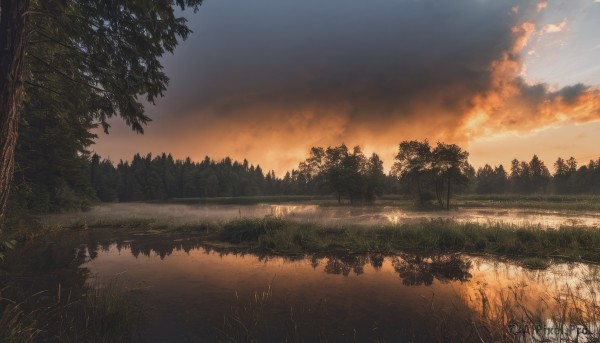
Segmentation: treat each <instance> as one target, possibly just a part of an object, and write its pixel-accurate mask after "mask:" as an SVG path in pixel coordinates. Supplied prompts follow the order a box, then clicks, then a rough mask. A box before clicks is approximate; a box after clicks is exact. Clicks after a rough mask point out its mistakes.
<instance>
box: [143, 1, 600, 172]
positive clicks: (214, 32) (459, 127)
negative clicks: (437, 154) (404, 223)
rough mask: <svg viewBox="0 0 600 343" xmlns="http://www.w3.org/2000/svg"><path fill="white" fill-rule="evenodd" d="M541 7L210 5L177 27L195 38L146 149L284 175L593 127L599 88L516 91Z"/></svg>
mask: <svg viewBox="0 0 600 343" xmlns="http://www.w3.org/2000/svg"><path fill="white" fill-rule="evenodd" d="M574 1H576V2H577V1H580V0H574ZM538 4H539V2H536V1H531V0H506V1H504V0H452V1H444V0H370V1H355V0H305V1H292V0H206V2H205V3H204V5H203V6H202V8H201V10H200V12H199V13H198V14H196V15H193V14H191V13H190V14H186V15H187V16H188V17H189V19H190V26H191V27H192V29H193V30H194V34H193V35H191V37H190V38H189V40H188V41H187V42H185V43H184V44H183V45H182V46H181V47H179V48H178V49H177V51H176V56H170V57H167V58H166V59H165V60H164V64H165V66H166V70H167V72H168V74H169V76H170V77H171V80H172V82H171V84H170V86H169V89H168V90H167V92H166V97H165V99H163V100H161V102H160V103H159V106H158V107H157V108H149V112H150V114H151V115H152V116H153V118H155V119H156V121H155V122H154V123H153V124H151V125H156V126H157V127H158V126H160V130H159V131H160V132H157V133H156V134H155V136H153V137H154V138H153V139H152V140H153V141H152V142H149V144H152V143H155V142H157V141H159V140H161V139H162V140H167V141H169V144H172V145H173V146H175V148H173V147H164V146H165V144H166V143H165V144H163V145H161V149H163V150H167V151H172V152H175V153H177V151H181V153H179V155H180V157H183V156H185V155H192V156H193V157H196V158H198V157H200V158H201V157H202V156H197V155H196V156H194V152H197V154H202V155H203V154H210V155H211V156H214V157H224V156H226V155H231V156H232V157H234V158H249V159H251V160H252V161H258V162H260V163H263V164H267V165H269V166H272V167H273V168H276V169H279V170H282V167H281V166H285V168H288V167H289V166H290V163H291V161H295V162H294V163H297V161H298V160H300V159H302V157H303V156H304V155H305V153H306V151H307V150H308V149H309V148H310V147H311V146H313V145H333V144H339V143H340V142H346V143H348V144H361V145H372V146H373V147H376V148H378V150H379V151H381V149H379V148H381V147H386V149H387V148H388V147H389V148H390V149H392V150H393V149H394V146H396V145H397V144H398V142H399V141H400V140H402V139H412V138H430V139H432V140H436V139H443V140H448V141H454V142H465V141H468V140H469V139H472V138H473V137H477V136H481V135H485V134H487V133H489V132H494V131H495V132H497V131H502V130H517V131H518V130H531V129H533V128H538V127H540V126H544V125H548V124H549V123H552V122H553V121H556V120H559V119H560V118H559V117H560V116H564V115H567V116H571V117H572V118H574V120H575V121H578V120H579V121H585V120H591V119H595V118H596V117H598V115H599V113H598V112H597V111H598V109H599V108H600V105H598V100H597V99H598V97H597V90H596V89H591V88H589V87H586V86H583V85H575V86H571V87H565V88H564V89H560V90H554V91H553V90H551V87H549V86H548V85H546V84H529V83H527V82H526V81H525V80H524V79H523V78H522V75H521V74H522V70H523V63H522V57H521V53H522V49H523V47H524V46H525V45H526V43H527V40H528V39H529V38H530V37H531V36H532V35H534V34H541V32H542V27H536V20H537V17H538V16H539V15H540V11H544V10H545V9H544V6H538ZM569 4H571V3H569ZM572 108H575V111H574V112H572V113H571V109H572ZM167 118H168V119H167ZM474 119H476V120H475V121H474ZM151 129H152V127H150V128H149V130H148V135H150V134H151ZM167 137H168V138H167ZM156 144H158V143H156ZM138 149H139V148H138ZM155 150H156V148H155ZM190 151H193V152H190ZM390 151H391V150H390ZM181 155H183V156H181ZM390 155H391V153H390Z"/></svg>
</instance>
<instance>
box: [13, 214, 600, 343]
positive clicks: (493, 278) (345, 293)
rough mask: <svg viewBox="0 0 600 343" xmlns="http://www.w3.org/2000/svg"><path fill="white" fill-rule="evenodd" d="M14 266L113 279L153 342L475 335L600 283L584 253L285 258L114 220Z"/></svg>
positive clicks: (52, 285) (33, 281) (47, 279)
mask: <svg viewBox="0 0 600 343" xmlns="http://www.w3.org/2000/svg"><path fill="white" fill-rule="evenodd" d="M256 208H260V207H256ZM9 265H10V266H12V267H11V268H12V269H13V270H12V272H13V273H15V274H16V275H18V276H16V277H15V279H16V280H19V282H20V283H21V287H22V288H23V289H25V290H28V291H30V292H33V291H37V290H40V289H49V290H51V291H49V293H50V294H56V292H57V285H58V284H61V291H60V292H62V293H63V294H67V292H68V291H69V289H73V288H77V287H82V286H83V285H86V284H87V285H88V286H93V287H101V286H102V284H103V283H106V282H108V280H111V279H114V278H115V277H116V278H117V279H118V280H119V282H121V283H122V284H124V285H125V287H126V288H127V289H128V290H129V292H131V295H132V297H134V298H136V299H139V300H140V301H142V302H143V304H144V307H145V308H146V310H145V311H144V313H145V315H144V317H143V319H142V322H141V325H140V328H139V330H138V331H139V332H138V335H137V336H136V340H139V341H144V342H166V341H177V342H207V341H208V342H210V341H223V340H229V339H234V340H245V339H247V338H254V339H257V340H259V341H265V340H266V341H283V340H286V339H287V340H293V339H294V338H298V337H300V338H302V339H303V340H304V341H316V340H319V339H321V340H323V339H324V340H328V341H340V342H344V341H350V340H354V339H356V340H357V341H374V340H382V341H402V340H409V339H414V340H417V341H433V340H440V339H441V340H444V341H463V340H464V341H469V340H471V341H477V335H476V333H475V332H474V331H473V329H471V328H470V327H469V326H468V325H467V324H468V323H469V322H470V321H471V320H472V318H481V317H482V316H487V317H493V315H494V313H497V312H498V311H500V309H502V308H503V306H506V301H503V300H502V299H504V298H505V297H506V296H509V298H510V296H511V294H513V293H514V295H516V294H520V293H519V292H522V293H523V294H524V295H523V297H522V298H519V302H520V303H521V305H522V306H524V307H527V308H530V309H531V311H532V312H534V311H538V310H539V311H540V312H539V313H540V314H541V316H542V317H544V318H547V317H548V316H549V315H550V313H551V312H552V311H553V307H554V305H553V304H554V302H553V300H552V299H553V298H554V297H561V296H564V295H566V294H573V296H575V297H577V299H582V301H584V302H588V303H590V302H592V300H593V297H594V296H595V294H596V293H597V292H598V291H599V289H598V288H599V287H600V282H598V281H600V273H599V272H600V269H599V268H598V267H597V266H594V265H587V264H581V263H570V264H567V263H562V264H553V265H552V266H551V267H550V268H549V269H547V270H544V271H536V270H528V269H524V268H522V267H520V266H518V265H517V264H515V263H514V262H510V261H502V260H498V259H491V258H486V257H477V256H465V255H449V256H448V255H434V256H417V255H413V254H409V253H398V254H397V255H393V256H382V255H378V254H374V255H329V254H323V255H315V256H296V257H281V256H279V257H278V256H268V255H255V254H248V253H243V252H241V251H232V250H227V249H224V248H218V247H215V246H209V245H205V244H203V243H202V242H201V241H200V240H199V239H196V238H194V237H185V236H169V237H164V236H155V235H149V234H144V235H135V234H130V235H127V236H124V235H123V234H119V235H115V232H111V230H105V229H98V230H88V231H86V232H71V233H66V234H62V235H59V236H57V237H54V239H51V240H50V241H48V242H43V243H42V242H38V243H34V244H31V245H28V246H26V247H24V248H23V249H21V250H20V251H19V254H18V255H17V256H12V257H11V261H9ZM569 292H570V293H569ZM265 294H266V296H264V295H265ZM63 296H65V295H63ZM263 296H264V298H263ZM257 299H259V300H257ZM261 299H262V300H261ZM484 299H485V301H484ZM596 310H597V309H596ZM498 329H499V330H503V331H505V330H508V328H504V327H502V328H498Z"/></svg>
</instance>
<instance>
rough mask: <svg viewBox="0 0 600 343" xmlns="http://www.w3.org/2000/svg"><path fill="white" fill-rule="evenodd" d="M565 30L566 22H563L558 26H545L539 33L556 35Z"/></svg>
mask: <svg viewBox="0 0 600 343" xmlns="http://www.w3.org/2000/svg"><path fill="white" fill-rule="evenodd" d="M566 28H567V20H566V19H565V20H563V21H561V22H560V23H558V24H547V25H545V26H544V27H543V28H542V30H541V31H540V33H556V32H561V31H563V30H564V29H566Z"/></svg>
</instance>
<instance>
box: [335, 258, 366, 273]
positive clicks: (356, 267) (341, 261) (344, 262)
mask: <svg viewBox="0 0 600 343" xmlns="http://www.w3.org/2000/svg"><path fill="white" fill-rule="evenodd" d="M367 261H368V257H367V256H365V255H346V256H329V257H327V263H326V264H325V273H327V274H342V275H344V276H348V275H349V274H350V271H354V273H356V275H360V274H362V273H364V266H365V264H366V263H367Z"/></svg>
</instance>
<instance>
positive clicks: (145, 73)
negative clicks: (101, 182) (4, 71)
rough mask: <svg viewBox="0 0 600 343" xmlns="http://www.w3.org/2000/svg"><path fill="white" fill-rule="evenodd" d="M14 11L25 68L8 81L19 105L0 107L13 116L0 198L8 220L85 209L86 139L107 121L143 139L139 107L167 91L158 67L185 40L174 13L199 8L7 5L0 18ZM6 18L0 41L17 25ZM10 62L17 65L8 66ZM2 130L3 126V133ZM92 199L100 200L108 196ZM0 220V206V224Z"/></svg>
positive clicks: (189, 1) (67, 2)
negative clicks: (7, 198) (119, 121)
mask: <svg viewBox="0 0 600 343" xmlns="http://www.w3.org/2000/svg"><path fill="white" fill-rule="evenodd" d="M14 4H20V5H19V6H21V7H23V12H24V14H23V15H19V16H16V17H17V19H18V20H22V19H23V20H25V19H24V17H25V16H26V17H27V20H26V21H27V27H26V31H27V32H28V33H29V34H27V35H23V36H22V38H21V39H20V40H19V42H14V43H15V44H16V43H19V46H23V47H24V48H25V50H26V53H25V54H24V65H25V67H24V69H23V71H19V72H18V73H19V75H16V76H15V77H14V79H15V80H21V78H23V79H24V81H25V82H24V83H23V84H24V92H25V98H24V101H23V104H20V103H15V104H12V103H7V104H4V105H7V106H8V107H9V108H11V109H12V108H16V109H20V111H11V112H10V115H11V119H14V121H15V122H16V121H17V120H19V115H18V112H20V113H22V115H21V116H20V123H19V130H20V134H19V140H18V142H17V144H12V143H11V144H7V145H4V144H3V149H7V150H6V151H2V154H3V156H6V158H7V159H6V160H3V161H2V167H3V168H8V172H7V174H8V173H10V172H12V169H13V168H12V161H13V158H12V157H13V156H16V157H15V159H14V160H15V161H16V168H14V169H15V175H14V179H15V180H16V181H15V184H13V185H11V184H10V182H9V180H7V181H6V182H2V187H3V189H1V190H0V192H1V193H0V194H2V195H6V194H8V193H9V190H11V192H12V193H13V196H12V198H11V211H12V212H20V211H33V212H56V211H58V210H62V209H81V208H85V207H87V206H88V205H89V203H90V202H91V201H93V200H95V194H94V191H93V190H91V187H90V184H89V182H90V180H89V177H88V174H89V171H87V170H86V169H85V168H86V167H88V163H87V160H88V158H89V156H88V152H87V148H88V147H89V145H90V144H91V143H92V139H93V138H94V137H95V136H94V135H93V134H91V130H92V129H93V128H94V127H96V126H97V125H98V124H100V125H101V126H102V127H103V129H104V131H106V132H108V128H109V124H108V120H109V119H110V118H111V117H115V116H118V117H121V118H123V119H124V120H125V123H126V124H127V125H128V126H130V127H131V128H132V129H133V130H135V131H137V132H143V125H144V124H146V123H147V122H148V121H150V118H148V117H147V116H146V115H145V114H144V106H143V105H142V101H144V100H145V101H146V102H148V103H151V104H152V103H154V101H155V99H156V98H157V97H159V96H162V93H163V91H164V90H165V89H166V86H167V83H168V78H167V76H166V75H165V74H164V72H163V67H162V65H161V63H160V62H159V58H160V57H161V56H163V55H164V53H166V52H171V53H172V52H173V51H174V49H175V47H176V45H177V43H178V40H179V39H185V38H186V37H187V36H188V34H189V33H190V32H191V31H190V29H189V28H188V27H187V25H186V19H185V18H182V17H177V15H176V9H177V8H179V9H181V10H184V9H185V8H186V7H191V8H193V9H194V10H196V9H197V8H198V6H199V5H200V4H201V0H169V1H149V0H134V1H127V2H122V1H100V2H98V1H91V2H90V1H80V0H51V1H41V0H31V1H6V2H2V4H1V5H0V10H2V12H3V13H4V12H8V11H9V10H11V9H10V8H11V7H10V6H14ZM10 18H12V17H10V16H4V15H3V16H2V20H3V22H2V25H1V27H2V29H3V30H4V31H6V30H9V32H10V30H12V27H13V26H15V28H16V24H17V23H13V22H4V21H6V20H8V19H10ZM6 28H9V29H6ZM24 30H25V29H24ZM2 34H3V35H6V36H9V35H11V34H9V33H7V32H3V33H2ZM17 36H18V37H20V36H19V35H16V36H15V37H17ZM7 53H11V52H10V51H8V50H7ZM12 53H15V54H16V52H12ZM13 57H14V58H18V57H19V56H8V58H7V60H11V58H13ZM6 67H8V66H6ZM21 74H23V75H21ZM11 79H12V78H11ZM3 80H4V79H3ZM17 83H18V84H19V85H21V83H20V82H17ZM3 87H4V85H3ZM21 89H22V87H21V86H18V87H15V91H14V92H15V93H19V94H20V90H21ZM14 99H15V100H14V101H19V102H20V100H18V99H20V97H15V98H14ZM4 111H7V109H6V108H3V109H2V112H3V113H4ZM13 112H14V113H13ZM8 123H10V120H8V121H3V123H2V125H3V127H2V129H3V130H2V131H3V132H4V129H6V127H7V126H9V124H8ZM15 133H16V132H15ZM3 135H4V134H3ZM16 136H17V135H16V134H13V135H10V137H11V139H16ZM15 146H16V148H15ZM3 175H4V171H3ZM9 188H10V189H9ZM100 196H101V197H102V198H103V200H107V199H110V198H111V197H113V196H114V194H110V193H109V194H100ZM4 211H5V208H4V202H2V204H0V218H2V217H3V215H4Z"/></svg>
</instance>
